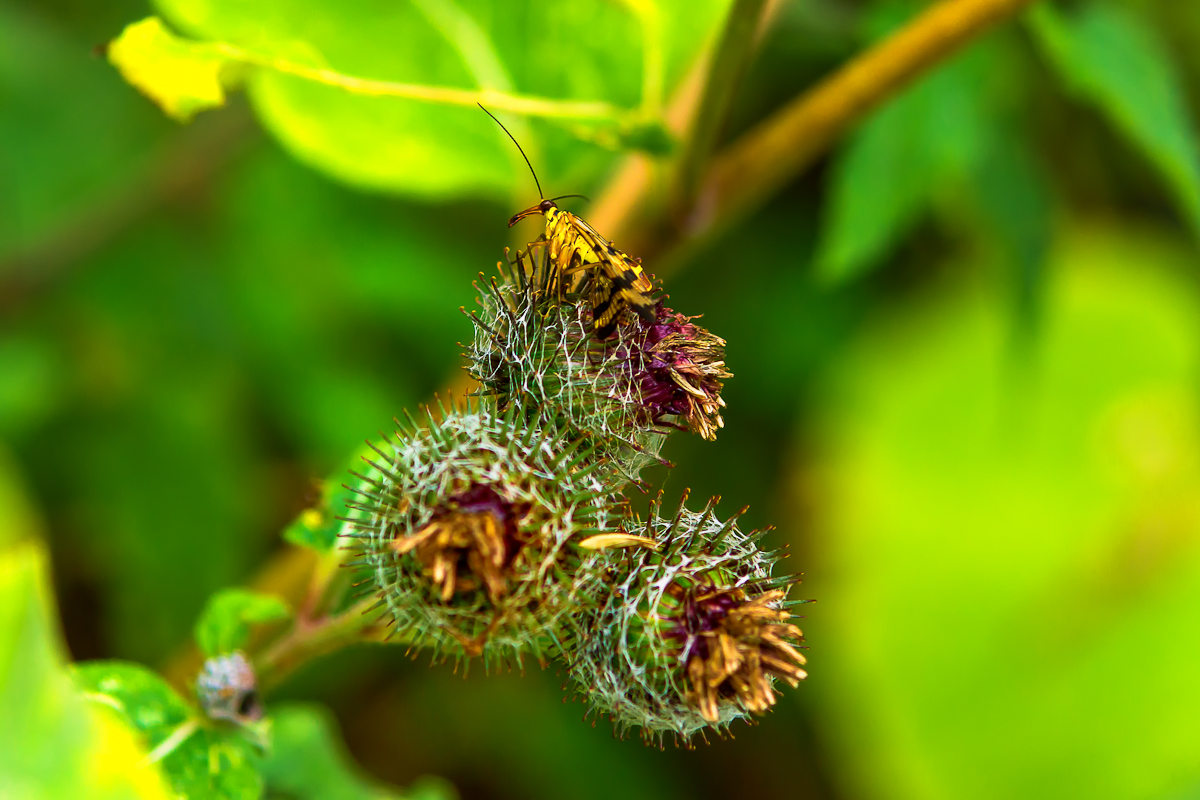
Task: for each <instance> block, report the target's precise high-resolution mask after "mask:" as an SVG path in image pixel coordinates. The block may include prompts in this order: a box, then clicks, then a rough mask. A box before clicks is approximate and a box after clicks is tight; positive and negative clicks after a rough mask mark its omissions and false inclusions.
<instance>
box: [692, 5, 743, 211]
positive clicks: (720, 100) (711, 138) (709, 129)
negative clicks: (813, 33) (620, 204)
mask: <svg viewBox="0 0 1200 800" xmlns="http://www.w3.org/2000/svg"><path fill="white" fill-rule="evenodd" d="M766 5H767V0H736V2H734V4H733V8H731V9H730V10H729V18H728V19H727V20H726V21H725V28H724V30H723V31H722V32H721V39H720V42H719V43H718V44H717V49H716V52H715V53H714V54H713V57H712V62H711V64H710V65H709V68H708V76H707V80H706V81H705V83H704V93H703V94H702V95H701V97H700V108H699V110H698V111H697V112H696V118H695V121H694V123H693V124H692V129H691V131H690V135H689V136H686V137H684V145H683V152H682V153H681V155H680V157H679V163H678V165H677V167H676V175H677V177H676V183H675V187H674V189H673V190H672V195H673V200H672V207H673V208H674V209H675V210H679V209H683V208H687V207H688V206H690V205H691V203H692V199H693V198H694V197H695V196H696V190H697V188H698V187H699V185H700V179H701V176H702V175H703V171H704V168H705V167H706V166H707V165H708V160H709V157H710V156H711V155H712V153H713V150H714V149H715V148H716V145H717V136H718V135H719V134H720V132H721V128H722V127H723V126H724V124H725V120H726V118H727V117H728V115H729V106H730V104H731V103H732V102H733V94H734V91H735V89H736V88H737V86H738V85H739V84H740V83H741V80H742V76H743V75H744V74H745V72H746V67H747V65H748V64H749V62H750V56H751V53H752V52H753V49H754V42H755V39H756V34H757V32H758V28H759V23H760V21H761V20H762V17H763V9H764V8H766Z"/></svg>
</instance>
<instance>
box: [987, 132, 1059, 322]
mask: <svg viewBox="0 0 1200 800" xmlns="http://www.w3.org/2000/svg"><path fill="white" fill-rule="evenodd" d="M991 144H992V147H991V149H990V150H989V151H988V153H987V156H986V157H985V158H983V159H981V161H980V164H979V165H978V167H977V169H976V177H975V180H974V182H973V186H972V188H973V190H974V196H975V197H974V199H975V203H976V205H977V206H978V207H979V210H980V211H981V216H982V217H983V219H984V221H985V223H986V224H987V226H988V229H989V232H990V233H991V234H992V235H993V236H994V237H995V239H996V241H997V242H998V244H999V245H1000V248H1001V250H1002V251H1003V256H1004V257H1005V259H1006V260H1007V261H1008V263H1009V264H1011V265H1012V267H1013V272H1014V275H1015V280H1014V281H1013V286H1014V289H1015V291H1014V292H1013V294H1014V295H1015V309H1016V313H1017V319H1018V322H1019V325H1020V331H1021V333H1022V334H1025V335H1028V334H1031V333H1033V331H1034V329H1035V327H1036V325H1037V323H1038V321H1039V317H1040V306H1041V301H1042V297H1041V295H1042V293H1043V289H1044V284H1045V277H1046V276H1045V263H1046V258H1047V254H1048V253H1049V250H1050V239H1051V232H1052V231H1051V226H1052V221H1053V208H1052V198H1051V193H1050V187H1049V181H1048V180H1047V177H1046V175H1045V174H1044V172H1043V171H1042V169H1041V167H1040V165H1039V164H1038V163H1037V162H1036V161H1035V159H1034V157H1033V154H1032V153H1031V152H1030V151H1029V149H1028V146H1027V145H1026V144H1025V142H1024V141H1023V140H1022V139H1021V138H1020V137H1019V136H1018V135H1016V134H1015V133H1010V134H1009V135H1003V134H1002V135H999V136H996V137H993V138H992V140H991Z"/></svg>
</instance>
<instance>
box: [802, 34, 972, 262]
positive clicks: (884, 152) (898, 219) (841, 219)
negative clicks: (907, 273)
mask: <svg viewBox="0 0 1200 800" xmlns="http://www.w3.org/2000/svg"><path fill="white" fill-rule="evenodd" d="M990 56H991V53H989V52H988V51H986V50H982V49H979V48H975V49H973V50H972V51H970V52H968V53H965V54H963V55H961V56H958V57H956V58H955V59H954V60H952V61H951V62H950V63H948V64H946V65H945V66H943V67H940V68H939V69H938V70H937V71H935V72H934V73H933V74H932V75H930V76H929V77H927V78H925V79H923V80H922V81H921V82H920V83H918V84H917V85H915V86H913V87H912V88H910V89H908V90H906V91H905V92H903V93H902V94H901V95H900V96H899V97H897V98H896V99H894V100H892V101H891V102H889V103H888V104H887V105H886V106H884V107H883V108H882V109H881V110H880V111H879V112H877V113H876V114H875V115H874V116H873V117H871V118H870V119H869V120H867V122H866V123H865V124H864V125H863V126H862V128H861V129H860V130H859V131H858V132H857V133H855V134H854V136H853V137H852V138H851V140H850V142H849V144H848V145H847V147H846V148H845V150H844V152H843V153H842V154H841V155H840V156H839V158H838V161H837V164H836V166H835V169H834V172H833V178H832V180H833V183H832V186H831V187H830V190H829V191H830V199H829V202H828V205H827V211H826V216H825V218H824V220H823V222H822V231H821V236H820V241H819V243H818V252H817V256H816V269H817V272H818V273H819V274H820V275H821V276H822V277H824V278H825V279H827V280H830V281H843V280H848V279H851V278H854V277H857V276H860V275H863V274H865V273H867V272H868V271H870V270H871V269H873V268H875V267H877V266H879V264H880V263H881V262H882V261H883V259H884V258H885V257H886V256H887V255H888V254H889V253H890V252H891V251H892V249H893V248H895V246H896V245H897V244H898V243H899V242H900V241H901V240H902V239H903V237H904V236H905V235H906V234H907V233H908V232H909V231H910V230H911V228H912V227H913V225H914V224H915V223H916V222H917V221H918V220H919V219H920V218H921V216H922V215H923V214H925V213H926V212H927V211H928V209H929V207H930V205H931V203H932V201H933V199H934V198H935V197H936V196H937V194H938V193H939V192H942V191H944V190H945V189H946V188H947V187H948V186H949V185H951V184H954V183H955V182H964V180H965V179H966V178H967V177H968V176H969V175H970V173H971V171H972V170H973V169H974V168H975V167H976V165H977V164H978V163H979V161H980V155H981V153H982V152H983V151H984V149H985V148H986V146H987V144H988V138H989V134H988V132H987V129H988V127H989V125H991V124H992V121H991V119H990V117H991V111H990V109H989V108H988V100H987V96H986V95H987V91H986V88H987V73H988V71H989V69H990V66H991V65H992V64H993V63H994V61H995V59H993V58H991V57H990Z"/></svg>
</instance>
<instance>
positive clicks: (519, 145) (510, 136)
mask: <svg viewBox="0 0 1200 800" xmlns="http://www.w3.org/2000/svg"><path fill="white" fill-rule="evenodd" d="M475 105H477V106H479V107H480V108H481V109H483V113H485V114H487V115H488V116H489V117H491V118H492V119H493V120H495V121H496V124H497V125H499V126H500V130H502V131H504V132H505V133H508V138H510V139H512V143H513V144H515V145H516V146H517V150H520V152H521V158H523V159H525V164H526V165H527V166H528V167H529V173H530V174H531V175H533V182H534V184H535V185H536V186H537V190H538V197H545V196H546V195H545V194H543V193H542V184H541V182H540V181H539V180H538V177H537V173H536V172H534V171H533V164H531V163H529V156H527V155H525V151H524V150H522V149H521V143H520V142H518V141H517V137H515V136H513V135H512V134H511V133H509V131H508V128H506V127H504V123H503V122H501V121H500V120H498V119H496V115H495V114H493V113H492V112H490V111H488V110H487V109H486V108H483V103H476V104H475ZM563 196H564V197H577V196H578V195H563Z"/></svg>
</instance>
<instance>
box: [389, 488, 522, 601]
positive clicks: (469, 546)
mask: <svg viewBox="0 0 1200 800" xmlns="http://www.w3.org/2000/svg"><path fill="white" fill-rule="evenodd" d="M531 508H532V506H531V505H530V504H529V503H512V502H509V501H507V500H504V499H503V498H502V497H500V495H499V494H497V493H496V490H495V489H493V488H492V487H491V486H484V485H478V486H472V487H471V488H470V489H468V490H467V491H465V492H463V493H461V494H459V495H456V496H454V497H451V498H448V499H447V501H446V503H445V504H444V506H443V507H442V508H441V509H440V510H438V511H436V512H435V513H434V516H433V519H431V520H430V521H429V522H428V523H426V524H425V525H424V526H423V527H422V528H420V529H419V530H417V531H416V532H414V533H413V534H411V535H409V536H402V537H400V538H398V539H396V540H394V541H393V542H392V547H393V549H395V551H396V552H397V553H400V554H404V553H407V552H410V551H411V552H413V553H414V554H415V555H416V557H417V560H418V561H420V562H421V566H422V567H424V568H425V572H426V574H427V575H428V576H429V577H430V578H432V580H433V582H434V583H435V584H438V585H440V586H441V593H442V599H443V600H449V599H450V598H451V597H453V596H454V593H455V592H470V591H473V590H475V589H478V588H479V586H480V584H481V583H482V585H483V587H484V589H485V590H486V592H487V595H488V598H489V599H490V600H491V601H492V602H496V601H498V600H499V599H500V598H501V597H503V596H504V594H505V593H506V592H507V591H508V577H507V576H506V575H505V569H504V568H505V567H506V566H508V565H509V564H511V563H512V560H513V558H514V557H515V556H516V553H517V551H518V550H519V549H520V548H521V545H522V544H523V543H524V541H525V540H526V539H527V538H528V533H526V532H525V531H523V530H522V526H523V525H527V524H528V522H529V521H530V519H531V518H532V516H533V515H532V514H531V513H530V509H531Z"/></svg>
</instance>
